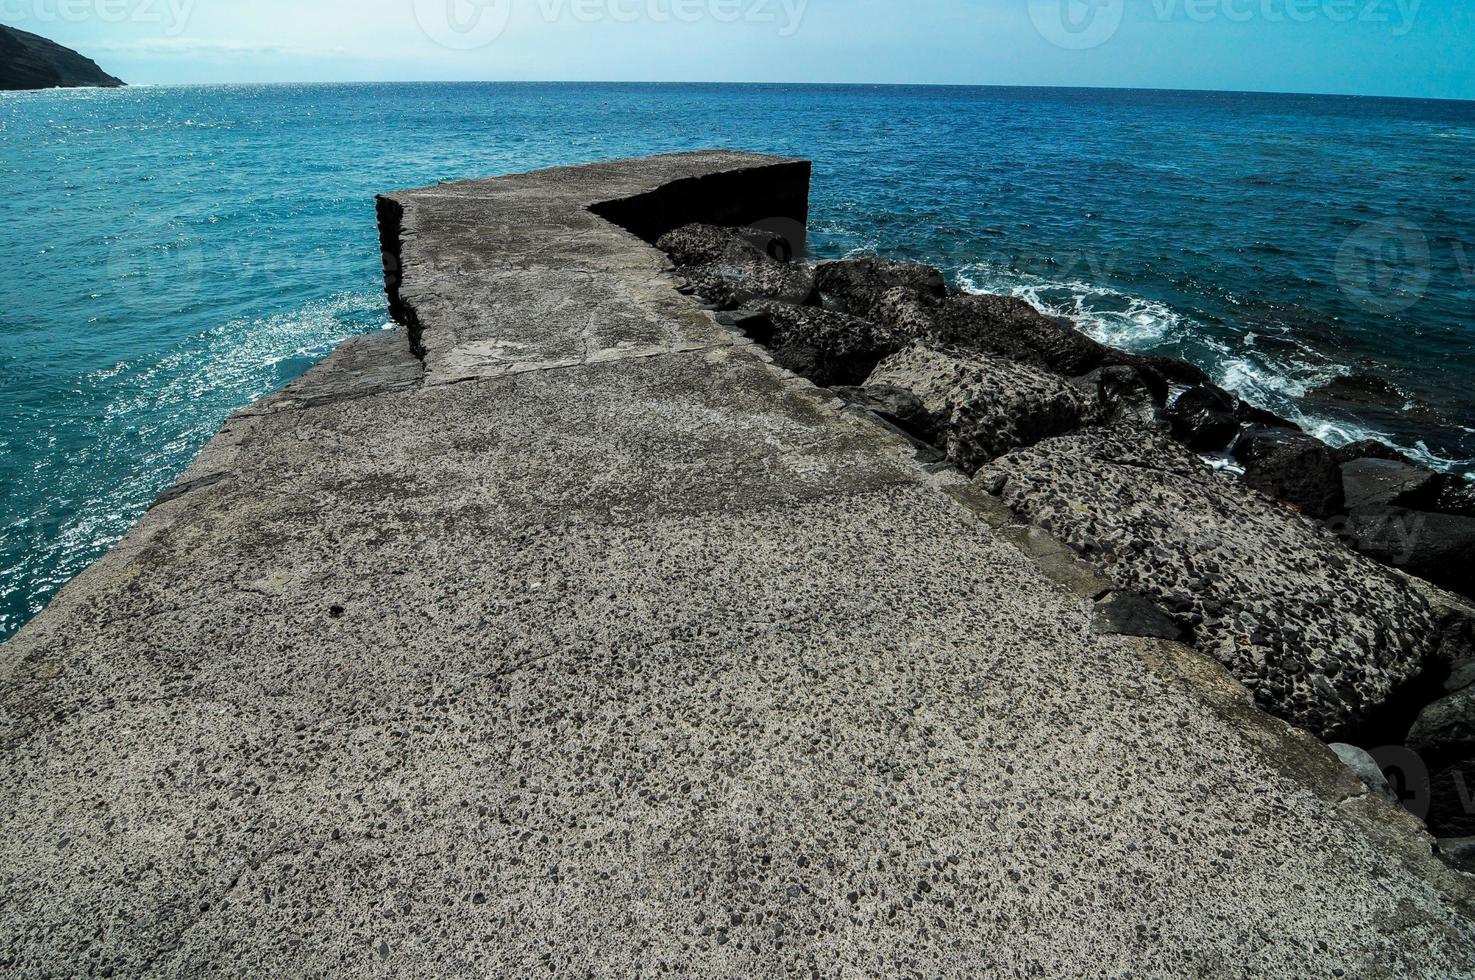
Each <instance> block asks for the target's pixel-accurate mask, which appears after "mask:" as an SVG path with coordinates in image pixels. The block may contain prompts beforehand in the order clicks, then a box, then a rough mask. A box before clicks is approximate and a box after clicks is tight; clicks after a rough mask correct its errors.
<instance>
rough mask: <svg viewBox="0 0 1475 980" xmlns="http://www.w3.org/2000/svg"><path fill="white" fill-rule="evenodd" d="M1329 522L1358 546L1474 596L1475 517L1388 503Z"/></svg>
mask: <svg viewBox="0 0 1475 980" xmlns="http://www.w3.org/2000/svg"><path fill="white" fill-rule="evenodd" d="M1327 526H1328V527H1329V528H1330V529H1331V530H1332V531H1333V532H1334V533H1335V534H1336V535H1337V536H1338V537H1340V538H1341V539H1342V541H1343V542H1344V543H1345V544H1346V545H1347V546H1348V547H1349V548H1351V549H1353V550H1354V551H1357V552H1359V553H1361V554H1364V555H1367V556H1368V557H1370V558H1375V559H1377V560H1378V561H1381V562H1383V563H1385V564H1388V565H1392V566H1394V567H1395V568H1401V569H1403V570H1404V571H1405V572H1408V573H1409V574H1410V575H1417V576H1419V577H1420V578H1423V579H1427V580H1429V581H1430V582H1433V583H1434V584H1435V585H1437V586H1439V587H1440V588H1443V589H1448V590H1449V591H1451V592H1454V593H1457V594H1459V595H1462V596H1465V597H1467V598H1475V517H1461V516H1459V515H1456V514H1435V513H1430V512H1428V511H1417V510H1408V509H1407V508H1402V507H1385V508H1369V509H1365V510H1356V511H1353V512H1352V513H1350V514H1348V515H1347V516H1346V517H1338V518H1335V519H1333V520H1332V521H1329V522H1328V524H1327Z"/></svg>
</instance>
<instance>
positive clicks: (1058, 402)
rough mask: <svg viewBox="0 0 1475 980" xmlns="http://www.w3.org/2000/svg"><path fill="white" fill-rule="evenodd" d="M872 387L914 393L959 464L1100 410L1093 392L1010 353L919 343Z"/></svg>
mask: <svg viewBox="0 0 1475 980" xmlns="http://www.w3.org/2000/svg"><path fill="white" fill-rule="evenodd" d="M867 385H868V386H870V385H890V386H895V387H898V388H904V389H906V390H908V391H911V392H913V393H915V394H916V395H917V396H918V397H919V398H921V400H922V404H923V405H924V406H925V407H926V410H927V414H928V415H929V416H930V417H931V420H932V427H933V429H934V431H936V432H937V434H938V437H937V442H938V444H939V445H940V446H941V448H943V449H944V450H945V451H946V452H947V455H948V458H949V459H951V460H952V461H953V462H954V463H955V464H956V465H957V466H958V467H959V468H960V469H962V470H964V471H966V472H969V473H972V472H973V471H974V470H976V469H978V467H979V466H981V465H983V464H984V463H986V462H988V461H989V460H991V459H993V458H994V457H996V456H998V455H1000V454H1002V453H1006V452H1008V451H1010V450H1011V449H1017V448H1019V447H1020V446H1028V445H1030V444H1031V443H1034V442H1038V441H1039V440H1041V439H1045V438H1048V437H1049V436H1053V435H1059V434H1060V433H1062V432H1069V431H1071V430H1072V429H1075V428H1078V427H1079V426H1081V425H1083V424H1084V423H1086V422H1088V421H1090V420H1091V419H1093V418H1094V417H1095V415H1096V412H1097V405H1096V399H1095V397H1094V396H1093V395H1091V394H1089V393H1087V392H1083V391H1081V390H1080V389H1079V388H1077V387H1075V386H1074V385H1072V384H1070V383H1069V382H1068V381H1065V380H1064V379H1062V378H1057V377H1055V376H1053V375H1051V374H1047V373H1046V372H1044V371H1041V370H1039V369H1038V368H1034V367H1031V366H1030V365H1027V364H1019V363H1016V362H1013V361H1009V360H1007V359H1005V358H999V357H990V356H988V355H986V354H978V353H975V352H965V351H957V350H949V351H943V350H934V349H931V348H926V347H912V348H909V349H907V350H905V351H902V352H901V353H899V354H896V355H893V356H892V357H888V358H887V359H886V360H884V361H882V362H881V364H880V366H879V367H877V368H876V371H875V373H874V374H872V375H871V377H870V380H869V381H868V382H867Z"/></svg>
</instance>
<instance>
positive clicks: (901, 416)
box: [834, 384, 937, 442]
mask: <svg viewBox="0 0 1475 980" xmlns="http://www.w3.org/2000/svg"><path fill="white" fill-rule="evenodd" d="M834 391H835V394H837V395H839V396H840V397H841V398H843V399H845V400H846V401H848V402H850V403H851V404H852V405H859V406H861V407H862V408H866V409H869V410H870V411H872V412H875V413H876V414H877V415H879V416H881V417H882V418H884V419H886V420H887V421H889V422H892V423H894V424H895V425H898V426H900V427H901V428H903V429H905V430H906V431H908V432H910V433H912V434H913V435H915V436H917V437H918V438H919V439H922V440H923V441H924V442H935V441H936V440H937V431H936V420H935V419H933V418H932V416H931V414H929V413H928V411H927V406H926V405H924V404H923V403H922V399H921V398H919V397H918V396H917V394H916V393H915V392H913V391H908V390H907V389H906V388H899V387H897V386H896V385H890V384H882V385H863V386H861V387H844V386H842V387H837V388H835V389H834Z"/></svg>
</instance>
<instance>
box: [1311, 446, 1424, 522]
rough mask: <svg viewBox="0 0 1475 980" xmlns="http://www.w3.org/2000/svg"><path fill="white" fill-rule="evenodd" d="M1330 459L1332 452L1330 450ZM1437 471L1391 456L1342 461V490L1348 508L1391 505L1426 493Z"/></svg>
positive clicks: (1334, 455) (1396, 504) (1334, 454)
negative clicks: (1348, 461)
mask: <svg viewBox="0 0 1475 980" xmlns="http://www.w3.org/2000/svg"><path fill="white" fill-rule="evenodd" d="M1332 457H1333V459H1335V458H1336V453H1333V454H1332ZM1437 479H1438V476H1437V474H1435V473H1433V472H1431V471H1429V470H1426V469H1422V468H1420V467H1417V466H1410V465H1409V464H1407V463H1401V462H1398V461H1397V460H1392V459H1357V460H1353V461H1352V462H1350V463H1344V464H1343V465H1342V490H1343V495H1344V497H1345V498H1346V507H1347V509H1348V510H1365V509H1367V508H1369V507H1395V506H1398V505H1400V504H1401V503H1404V502H1407V501H1408V500H1410V499H1411V498H1417V497H1421V496H1424V495H1426V494H1428V493H1429V492H1430V491H1431V490H1432V489H1433V487H1434V484H1435V481H1436V480H1437Z"/></svg>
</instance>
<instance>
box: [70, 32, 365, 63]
mask: <svg viewBox="0 0 1475 980" xmlns="http://www.w3.org/2000/svg"><path fill="white" fill-rule="evenodd" d="M88 48H89V49H91V50H96V51H100V52H105V53H109V54H143V55H157V56H160V57H169V56H173V57H181V58H188V57H196V56H201V55H215V56H224V57H234V58H341V57H346V56H347V55H348V54H349V52H348V51H347V50H346V49H344V48H337V47H321V46H316V45H302V44H275V43H271V42H263V41H229V40H207V39H204V38H192V37H153V38H143V39H140V40H137V41H102V42H100V43H96V44H89V45H88Z"/></svg>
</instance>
